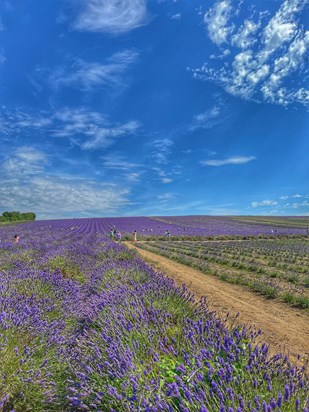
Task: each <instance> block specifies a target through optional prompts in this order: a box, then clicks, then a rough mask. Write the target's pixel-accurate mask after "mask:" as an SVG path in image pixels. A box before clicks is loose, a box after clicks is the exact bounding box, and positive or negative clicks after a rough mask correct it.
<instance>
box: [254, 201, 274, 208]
mask: <svg viewBox="0 0 309 412" xmlns="http://www.w3.org/2000/svg"><path fill="white" fill-rule="evenodd" d="M277 204H278V202H276V201H275V200H269V199H267V200H262V201H261V202H256V201H254V202H252V203H251V206H252V207H253V208H257V207H259V206H277Z"/></svg>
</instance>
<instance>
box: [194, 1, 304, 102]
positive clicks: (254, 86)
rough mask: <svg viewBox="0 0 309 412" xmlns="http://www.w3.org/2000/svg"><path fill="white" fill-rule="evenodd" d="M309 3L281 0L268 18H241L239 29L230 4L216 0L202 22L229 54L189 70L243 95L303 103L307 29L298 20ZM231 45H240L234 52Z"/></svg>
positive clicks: (238, 94)
mask: <svg viewBox="0 0 309 412" xmlns="http://www.w3.org/2000/svg"><path fill="white" fill-rule="evenodd" d="M307 4H309V0H284V1H283V3H282V4H281V6H280V8H279V9H278V11H277V12H276V13H275V14H274V15H273V16H272V17H271V18H270V19H269V20H268V22H266V23H265V18H266V17H268V16H266V15H265V14H260V15H259V19H258V21H253V20H252V19H251V20H245V21H244V22H243V24H242V25H241V26H240V27H239V28H238V29H237V27H236V24H235V23H234V21H232V14H233V11H235V10H234V9H233V7H232V3H231V2H230V1H229V0H220V1H218V2H217V3H216V4H215V6H214V7H213V8H212V9H210V10H209V11H208V12H207V13H206V15H205V17H204V21H205V24H206V27H207V30H208V34H209V37H210V39H211V40H212V42H213V43H214V44H215V45H217V46H221V45H222V44H225V45H227V46H230V49H227V50H228V51H229V52H230V53H226V58H225V59H223V62H224V64H223V65H222V67H218V66H217V67H211V66H210V65H209V64H208V63H205V64H204V65H203V66H202V67H201V68H199V69H196V70H194V71H193V72H194V76H195V77H196V78H200V79H206V80H213V81H215V82H217V83H219V84H220V85H221V86H222V87H223V88H224V89H225V90H226V91H227V92H228V93H231V94H233V95H235V96H240V97H242V98H244V99H254V100H262V99H263V100H265V101H267V102H271V103H276V104H280V105H288V104H291V103H293V102H298V103H301V104H304V105H307V104H308V103H309V91H308V90H307V89H306V88H305V87H304V86H303V84H304V80H303V78H304V74H306V66H305V58H306V53H307V50H308V47H309V32H308V31H305V29H304V28H303V27H302V26H301V25H300V24H299V19H298V17H299V16H300V14H301V12H302V11H303V10H304V8H305V6H306V5H307ZM235 48H236V50H237V48H238V49H239V51H238V52H237V51H236V53H235ZM232 53H234V55H232ZM221 57H222V55H221ZM223 57H224V56H223ZM296 71H297V72H299V74H300V75H299V78H298V81H297V83H298V84H297V83H296V84H292V83H289V76H290V74H291V73H293V72H296Z"/></svg>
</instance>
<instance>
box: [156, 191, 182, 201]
mask: <svg viewBox="0 0 309 412" xmlns="http://www.w3.org/2000/svg"><path fill="white" fill-rule="evenodd" d="M176 197H177V195H176V193H172V192H169V193H163V194H162V195H159V196H157V199H158V200H160V202H164V203H165V202H169V201H171V200H174V199H175V198H176Z"/></svg>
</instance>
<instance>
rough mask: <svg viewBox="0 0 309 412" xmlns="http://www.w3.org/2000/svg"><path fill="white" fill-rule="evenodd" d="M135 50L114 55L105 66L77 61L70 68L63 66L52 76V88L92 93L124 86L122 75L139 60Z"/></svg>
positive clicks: (50, 78)
mask: <svg viewBox="0 0 309 412" xmlns="http://www.w3.org/2000/svg"><path fill="white" fill-rule="evenodd" d="M137 57H138V53H137V52H136V51H135V50H123V51H121V52H118V53H115V54H113V55H112V56H111V57H109V58H108V59H107V60H106V62H105V63H104V64H102V63H97V62H86V61H84V60H81V59H78V60H75V61H74V62H73V63H72V64H71V65H70V66H66V67H65V66H62V67H60V68H58V69H56V70H54V72H53V73H52V74H51V75H50V77H49V83H50V85H51V86H52V87H56V88H61V87H63V86H65V87H73V88H76V89H80V90H84V91H90V90H93V89H96V90H97V88H98V87H113V86H119V85H120V84H122V83H123V82H122V75H123V74H124V73H125V72H126V71H127V70H128V68H129V67H130V66H131V65H132V64H133V63H134V62H135V61H136V60H137Z"/></svg>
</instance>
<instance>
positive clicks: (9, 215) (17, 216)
mask: <svg viewBox="0 0 309 412" xmlns="http://www.w3.org/2000/svg"><path fill="white" fill-rule="evenodd" d="M35 217H36V216H35V213H33V212H25V213H20V212H3V213H2V216H0V222H18V221H19V220H35Z"/></svg>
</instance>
